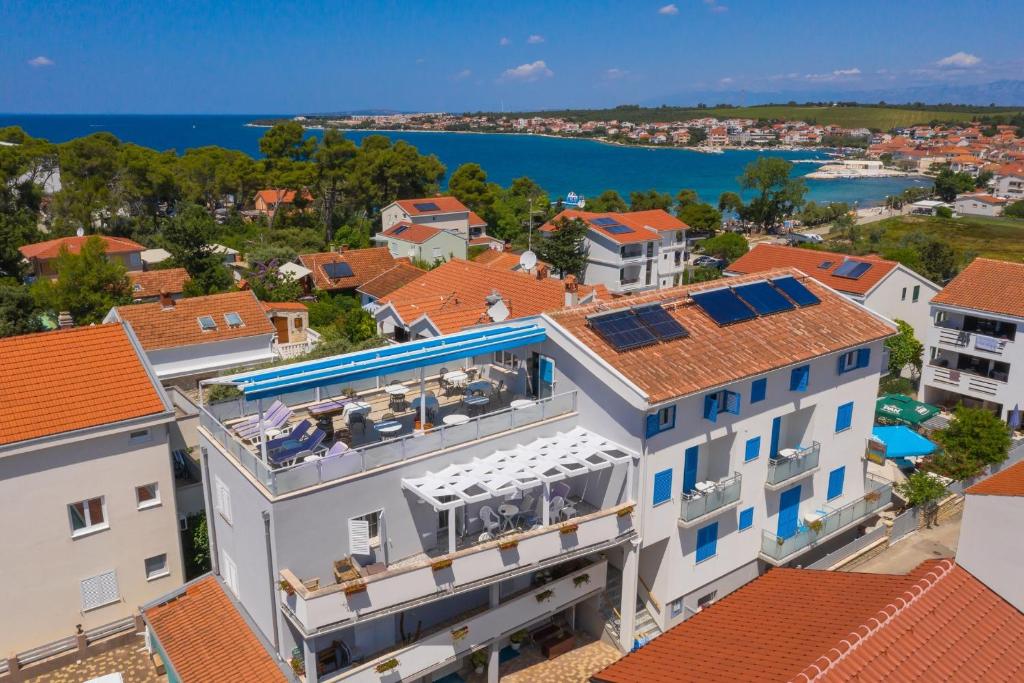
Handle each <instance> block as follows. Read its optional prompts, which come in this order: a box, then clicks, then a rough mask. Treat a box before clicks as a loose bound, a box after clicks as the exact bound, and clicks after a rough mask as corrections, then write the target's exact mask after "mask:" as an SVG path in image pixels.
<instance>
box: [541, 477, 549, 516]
mask: <svg viewBox="0 0 1024 683" xmlns="http://www.w3.org/2000/svg"><path fill="white" fill-rule="evenodd" d="M541 521H543V522H544V526H547V525H548V524H551V484H550V483H548V482H544V514H543V516H542V517H541Z"/></svg>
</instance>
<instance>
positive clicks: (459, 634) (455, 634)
mask: <svg viewBox="0 0 1024 683" xmlns="http://www.w3.org/2000/svg"><path fill="white" fill-rule="evenodd" d="M468 635H469V627H468V626H462V627H460V628H457V629H455V630H454V631H452V640H454V641H456V642H458V641H460V640H462V639H463V638H465V637H466V636H468Z"/></svg>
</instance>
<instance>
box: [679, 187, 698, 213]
mask: <svg viewBox="0 0 1024 683" xmlns="http://www.w3.org/2000/svg"><path fill="white" fill-rule="evenodd" d="M699 203H700V196H699V195H698V194H697V191H696V190H691V189H689V188H684V189H682V190H679V194H677V195H676V208H677V211H682V210H683V209H684V208H686V207H687V206H690V205H691V204H699Z"/></svg>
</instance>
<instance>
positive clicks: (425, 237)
mask: <svg viewBox="0 0 1024 683" xmlns="http://www.w3.org/2000/svg"><path fill="white" fill-rule="evenodd" d="M373 241H374V242H377V243H378V244H383V245H384V246H386V247H387V250H388V251H389V252H390V253H391V255H392V256H393V257H394V258H408V259H410V260H412V261H419V262H423V263H427V264H435V263H441V262H443V261H450V260H452V259H453V258H459V259H464V258H466V255H467V254H468V252H469V243H468V242H467V241H466V238H465V237H463V236H462V235H460V234H458V233H456V232H452V231H448V230H442V229H441V228H435V227H432V226H430V225H423V224H418V223H409V222H407V221H403V222H401V223H395V224H394V225H392V226H391V227H390V228H387V229H385V230H383V231H382V232H379V233H377V234H376V235H374V237H373Z"/></svg>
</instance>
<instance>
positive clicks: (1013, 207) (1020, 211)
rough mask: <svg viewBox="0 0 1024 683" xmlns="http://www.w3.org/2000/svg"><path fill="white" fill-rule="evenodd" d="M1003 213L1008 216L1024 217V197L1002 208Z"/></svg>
mask: <svg viewBox="0 0 1024 683" xmlns="http://www.w3.org/2000/svg"><path fill="white" fill-rule="evenodd" d="M1003 215H1004V216H1009V217H1010V218H1024V199H1020V200H1018V201H1015V202H1014V203H1013V204H1010V205H1009V206H1007V207H1006V208H1005V209H1003Z"/></svg>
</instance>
